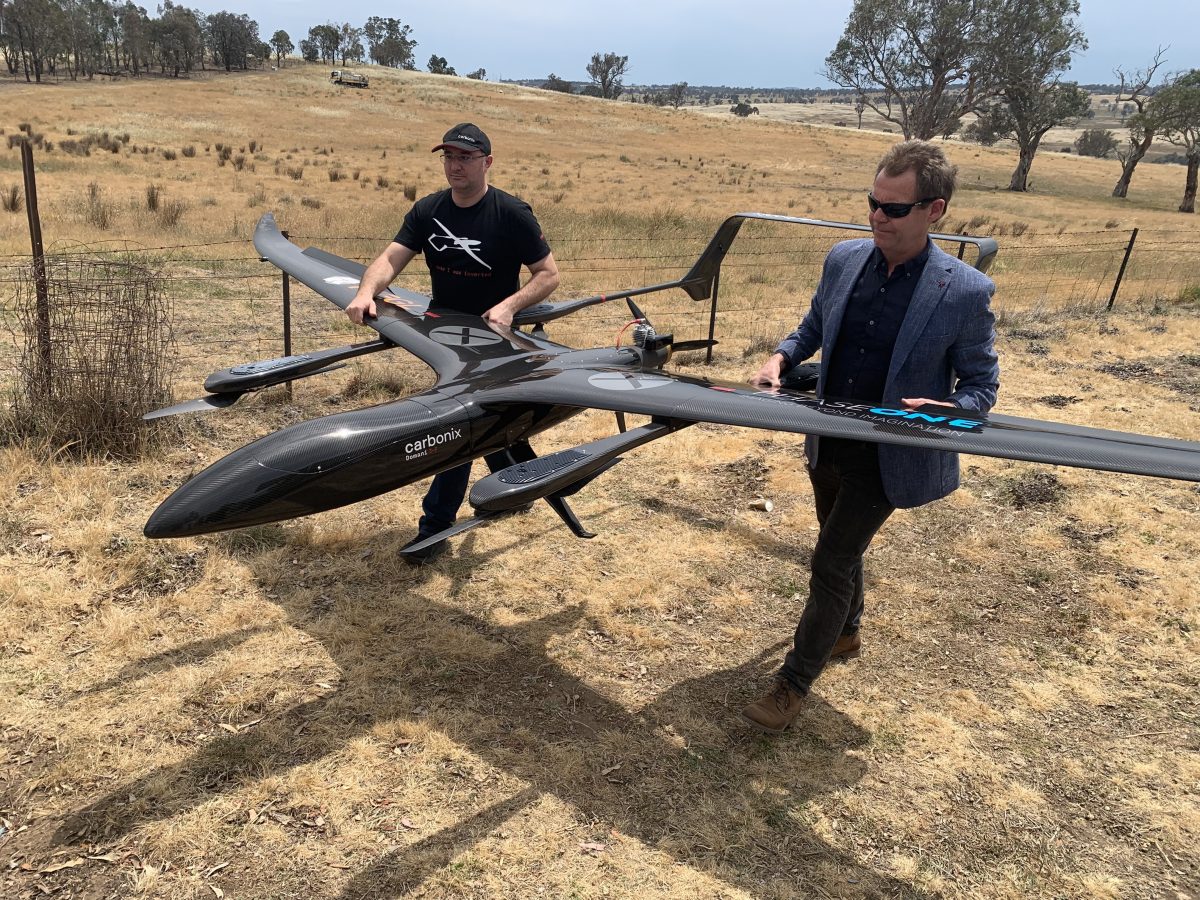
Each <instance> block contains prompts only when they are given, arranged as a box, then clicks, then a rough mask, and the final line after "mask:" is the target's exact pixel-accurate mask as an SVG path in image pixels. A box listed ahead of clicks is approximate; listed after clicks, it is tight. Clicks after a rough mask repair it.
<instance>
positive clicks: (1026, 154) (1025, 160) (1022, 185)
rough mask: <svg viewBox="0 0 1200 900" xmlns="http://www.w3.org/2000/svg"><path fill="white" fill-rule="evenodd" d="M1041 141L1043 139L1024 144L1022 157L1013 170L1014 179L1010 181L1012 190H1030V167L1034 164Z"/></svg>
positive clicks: (1009, 185)
mask: <svg viewBox="0 0 1200 900" xmlns="http://www.w3.org/2000/svg"><path fill="white" fill-rule="evenodd" d="M1040 143H1041V141H1040V140H1037V141H1032V142H1030V143H1029V144H1028V145H1022V147H1021V158H1020V159H1019V160H1018V161H1017V168H1016V169H1015V170H1014V171H1013V174H1012V180H1011V181H1009V183H1008V189H1009V190H1010V191H1027V190H1029V169H1030V167H1031V166H1033V157H1034V156H1035V155H1036V154H1037V148H1038V144H1040Z"/></svg>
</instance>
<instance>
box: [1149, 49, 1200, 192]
mask: <svg viewBox="0 0 1200 900" xmlns="http://www.w3.org/2000/svg"><path fill="white" fill-rule="evenodd" d="M1154 100H1155V105H1156V106H1158V108H1159V112H1160V115H1161V118H1160V119H1159V121H1160V123H1161V124H1162V127H1163V132H1164V135H1165V137H1166V139H1167V140H1168V141H1170V142H1171V143H1172V144H1174V145H1176V146H1177V147H1181V148H1182V149H1183V155H1184V158H1185V159H1186V161H1187V174H1186V176H1185V179H1184V186H1183V200H1182V201H1180V203H1179V211H1180V212H1182V213H1194V212H1195V211H1196V181H1197V175H1198V173H1200V69H1192V70H1191V71H1189V72H1186V73H1184V74H1182V75H1178V76H1176V77H1175V78H1174V79H1173V80H1172V81H1171V83H1170V84H1168V85H1167V86H1166V87H1165V88H1163V89H1162V90H1161V91H1159V92H1158V93H1157V94H1155V96H1154Z"/></svg>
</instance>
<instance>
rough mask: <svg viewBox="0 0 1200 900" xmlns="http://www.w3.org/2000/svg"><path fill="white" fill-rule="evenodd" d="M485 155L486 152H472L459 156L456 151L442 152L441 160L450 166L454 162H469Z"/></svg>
mask: <svg viewBox="0 0 1200 900" xmlns="http://www.w3.org/2000/svg"><path fill="white" fill-rule="evenodd" d="M485 156H487V154H486V153H479V154H473V155H471V156H459V155H458V154H457V153H443V154H442V162H444V163H445V164H446V165H448V166H452V165H454V164H455V163H469V162H473V161H474V160H477V159H483V158H484V157H485Z"/></svg>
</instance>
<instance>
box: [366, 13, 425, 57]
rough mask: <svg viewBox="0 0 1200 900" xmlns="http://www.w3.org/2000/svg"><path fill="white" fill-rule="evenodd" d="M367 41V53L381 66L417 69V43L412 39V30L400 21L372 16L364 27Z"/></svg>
mask: <svg viewBox="0 0 1200 900" xmlns="http://www.w3.org/2000/svg"><path fill="white" fill-rule="evenodd" d="M363 34H364V35H365V36H366V39H367V53H368V54H369V55H370V57H371V59H373V60H374V61H375V62H376V63H378V64H379V65H381V66H391V67H393V68H396V69H415V68H416V65H417V63H416V58H415V57H414V55H413V50H414V49H415V48H416V46H417V42H416V41H414V40H413V39H412V28H410V27H409V26H408V25H405V24H404V23H403V22H401V21H400V20H399V19H392V18H383V17H381V16H371V17H370V18H369V19H367V24H366V25H365V26H364V27H363Z"/></svg>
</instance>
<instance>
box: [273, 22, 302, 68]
mask: <svg viewBox="0 0 1200 900" xmlns="http://www.w3.org/2000/svg"><path fill="white" fill-rule="evenodd" d="M271 49H272V50H274V51H275V65H277V66H282V65H283V58H284V57H285V56H287V55H288V54H289V53H291V52H292V51H293V50H295V49H296V47H295V45H294V44H293V43H292V39H291V37H290V36H289V35H288V33H287V32H286V31H283V30H282V29H281V30H279V31H277V32H275V33H274V34H273V35H271Z"/></svg>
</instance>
